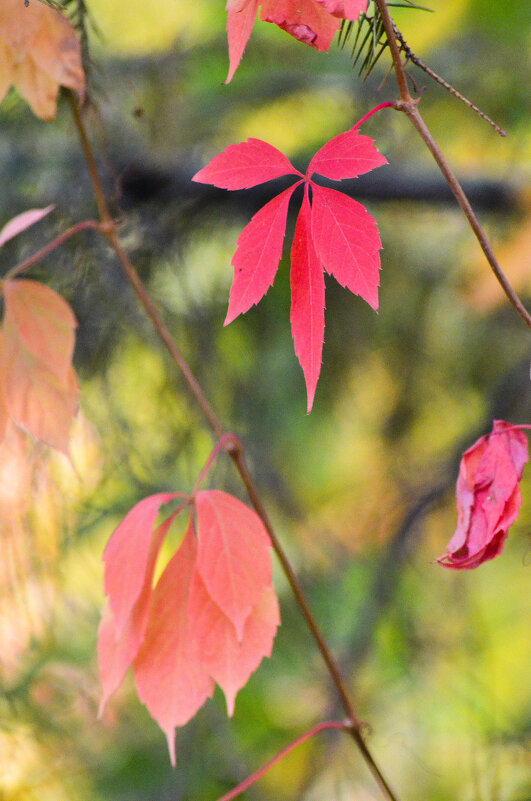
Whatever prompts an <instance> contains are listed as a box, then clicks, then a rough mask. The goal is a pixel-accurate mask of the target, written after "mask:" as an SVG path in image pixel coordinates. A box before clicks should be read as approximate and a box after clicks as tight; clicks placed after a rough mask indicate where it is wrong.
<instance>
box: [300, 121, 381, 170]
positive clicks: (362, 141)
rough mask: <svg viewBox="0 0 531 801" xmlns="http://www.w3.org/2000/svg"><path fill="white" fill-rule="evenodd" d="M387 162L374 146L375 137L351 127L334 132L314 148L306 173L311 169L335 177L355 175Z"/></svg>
mask: <svg viewBox="0 0 531 801" xmlns="http://www.w3.org/2000/svg"><path fill="white" fill-rule="evenodd" d="M384 164H387V159H386V158H385V156H382V154H381V153H379V152H378V150H376V148H375V147H374V140H373V139H370V138H369V137H368V136H363V135H362V134H360V133H359V131H358V129H357V128H351V129H350V131H345V132H344V133H341V134H339V136H334V138H333V139H330V141H329V142H327V143H326V145H323V147H322V148H321V149H320V150H318V151H317V153H316V154H315V156H314V157H313V159H312V160H311V161H310V164H309V165H308V170H307V172H306V177H307V178H311V177H312V174H313V173H314V172H317V173H319V175H323V176H324V177H325V178H332V180H334V181H341V179H342V178H357V177H358V175H363V173H365V172H370V171H371V170H374V168H375V167H382V166H383V165H384Z"/></svg>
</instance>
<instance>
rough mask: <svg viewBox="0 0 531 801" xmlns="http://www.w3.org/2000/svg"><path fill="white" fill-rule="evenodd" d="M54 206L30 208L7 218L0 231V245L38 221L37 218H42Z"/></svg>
mask: <svg viewBox="0 0 531 801" xmlns="http://www.w3.org/2000/svg"><path fill="white" fill-rule="evenodd" d="M54 208H55V206H47V207H46V208H45V209H30V210H29V211H24V212H22V214H17V216H16V217H13V219H12V220H9V222H8V223H6V224H5V225H4V227H3V228H2V230H1V231H0V247H1V246H2V245H4V244H5V243H6V242H7V241H8V240H9V239H13V237H14V236H18V234H20V233H22V231H25V230H26V228H29V227H30V225H35V223H38V222H39V220H42V218H43V217H45V216H46V215H47V214H49V213H50V212H51V211H52V210H53V209H54Z"/></svg>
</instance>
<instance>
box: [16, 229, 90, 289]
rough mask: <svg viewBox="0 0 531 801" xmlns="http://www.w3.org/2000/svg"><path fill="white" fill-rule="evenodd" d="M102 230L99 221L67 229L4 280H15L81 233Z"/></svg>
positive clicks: (22, 262)
mask: <svg viewBox="0 0 531 801" xmlns="http://www.w3.org/2000/svg"><path fill="white" fill-rule="evenodd" d="M100 228H101V223H99V222H98V221H97V220H84V221H83V222H79V223H76V225H73V226H72V227H71V228H67V230H66V231H63V233H62V234H60V235H59V236H58V237H56V238H55V239H52V241H51V242H48V244H47V245H44V247H42V248H41V249H40V250H38V251H37V252H36V253H34V254H33V256H30V257H29V258H28V259H26V260H25V261H21V262H20V264H17V265H16V267H13V269H12V270H9V272H8V273H6V275H5V277H4V280H5V281H9V280H10V279H11V278H15V276H17V275H20V273H23V272H25V271H26V270H29V269H30V267H33V266H34V265H35V264H37V263H38V262H39V261H41V260H42V259H44V258H45V257H46V256H48V255H49V254H50V253H53V251H54V250H56V249H57V248H59V247H61V245H64V243H65V242H66V241H67V240H68V239H70V237H72V236H75V235H76V234H79V233H81V231H87V230H90V229H92V230H95V231H99V230H100Z"/></svg>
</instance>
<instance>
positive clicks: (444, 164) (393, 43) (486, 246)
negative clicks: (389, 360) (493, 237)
mask: <svg viewBox="0 0 531 801" xmlns="http://www.w3.org/2000/svg"><path fill="white" fill-rule="evenodd" d="M375 2H376V5H377V6H378V10H379V11H380V15H381V18H382V22H383V26H384V28H385V33H386V36H387V41H388V43H389V47H390V50H391V55H392V57H393V64H394V70H395V75H396V80H397V83H398V89H399V91H400V100H398V101H397V102H396V104H395V105H396V108H397V109H398V110H399V111H403V112H404V113H405V114H406V115H407V116H408V117H409V119H410V120H411V122H412V124H413V125H414V126H415V128H416V129H417V131H418V132H419V134H420V136H421V137H422V139H423V140H424V142H425V144H426V147H427V148H428V150H429V151H430V153H431V154H432V156H433V158H434V159H435V161H436V163H437V166H438V167H439V169H440V171H441V172H442V174H443V175H444V177H445V179H446V182H447V184H448V186H449V187H450V189H451V190H452V192H453V194H454V195H455V197H456V199H457V202H458V203H459V205H460V206H461V208H462V210H463V212H464V214H465V217H466V218H467V220H468V222H469V225H470V227H471V228H472V230H473V232H474V234H475V235H476V239H477V240H478V242H479V245H480V247H481V249H482V251H483V253H484V254H485V257H486V259H487V261H488V263H489V264H490V267H491V269H492V272H493V273H494V275H495V276H496V278H497V279H498V282H499V283H500V285H501V287H502V289H503V291H504V292H505V294H506V295H507V297H508V299H509V301H510V303H511V304H512V306H513V307H514V308H515V309H516V311H517V312H518V314H519V315H520V317H521V318H522V320H523V321H524V323H525V324H526V325H527V327H528V328H530V329H531V315H530V314H529V312H528V311H527V309H526V308H525V306H524V304H523V303H522V301H521V300H520V298H519V297H518V295H517V294H516V292H515V291H514V289H513V287H512V286H511V284H510V282H509V279H508V278H507V276H506V275H505V273H504V272H503V270H502V268H501V266H500V264H499V263H498V260H497V258H496V256H495V255H494V251H493V250H492V246H491V244H490V241H489V238H488V236H487V234H486V233H485V231H484V229H483V227H482V226H481V223H480V222H479V220H478V218H477V217H476V214H475V212H474V210H473V208H472V206H471V205H470V201H469V200H468V198H467V196H466V195H465V193H464V191H463V188H462V186H461V184H460V183H459V181H458V180H457V177H456V176H455V174H454V172H453V170H452V168H451V167H450V165H449V163H448V161H447V160H446V157H445V156H444V155H443V152H442V150H441V148H440V147H439V145H438V144H437V142H436V141H435V139H434V138H433V136H432V134H431V131H430V130H429V128H428V126H427V125H426V123H425V122H424V120H423V118H422V116H421V114H420V112H419V110H418V104H419V101H420V98H418V99H416V100H415V99H413V98H412V97H411V94H410V92H409V88H408V84H407V78H406V71H405V69H404V65H403V64H402V59H401V57H400V46H399V43H398V40H397V37H396V34H395V28H394V23H393V20H392V19H391V16H390V14H389V9H388V8H387V3H386V0H375Z"/></svg>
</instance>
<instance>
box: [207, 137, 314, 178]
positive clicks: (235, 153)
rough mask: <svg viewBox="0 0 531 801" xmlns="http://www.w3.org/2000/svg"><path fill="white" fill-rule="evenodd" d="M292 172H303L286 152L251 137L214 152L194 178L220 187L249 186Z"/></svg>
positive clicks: (296, 173) (297, 173) (298, 173)
mask: <svg viewBox="0 0 531 801" xmlns="http://www.w3.org/2000/svg"><path fill="white" fill-rule="evenodd" d="M290 173H294V174H295V175H301V173H300V172H299V171H298V170H296V169H295V167H294V166H293V164H292V163H291V161H290V160H289V159H288V158H286V156H285V155H284V153H281V152H280V150H277V148H276V147H273V145H270V144H269V143H268V142H263V141H262V140H261V139H248V140H247V141H246V142H240V144H239V145H229V146H228V147H227V148H225V150H224V151H223V153H220V154H219V156H214V158H213V159H212V161H211V162H210V163H209V164H207V166H206V167H203V169H202V170H199V172H198V173H197V174H196V175H194V177H193V178H192V181H197V182H198V183H203V184H213V186H218V187H219V188H220V189H248V188H249V187H251V186H256V185H257V184H263V183H265V182H266V181H271V180H272V179H273V178H278V177H279V176H280V175H288V174H290Z"/></svg>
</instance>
